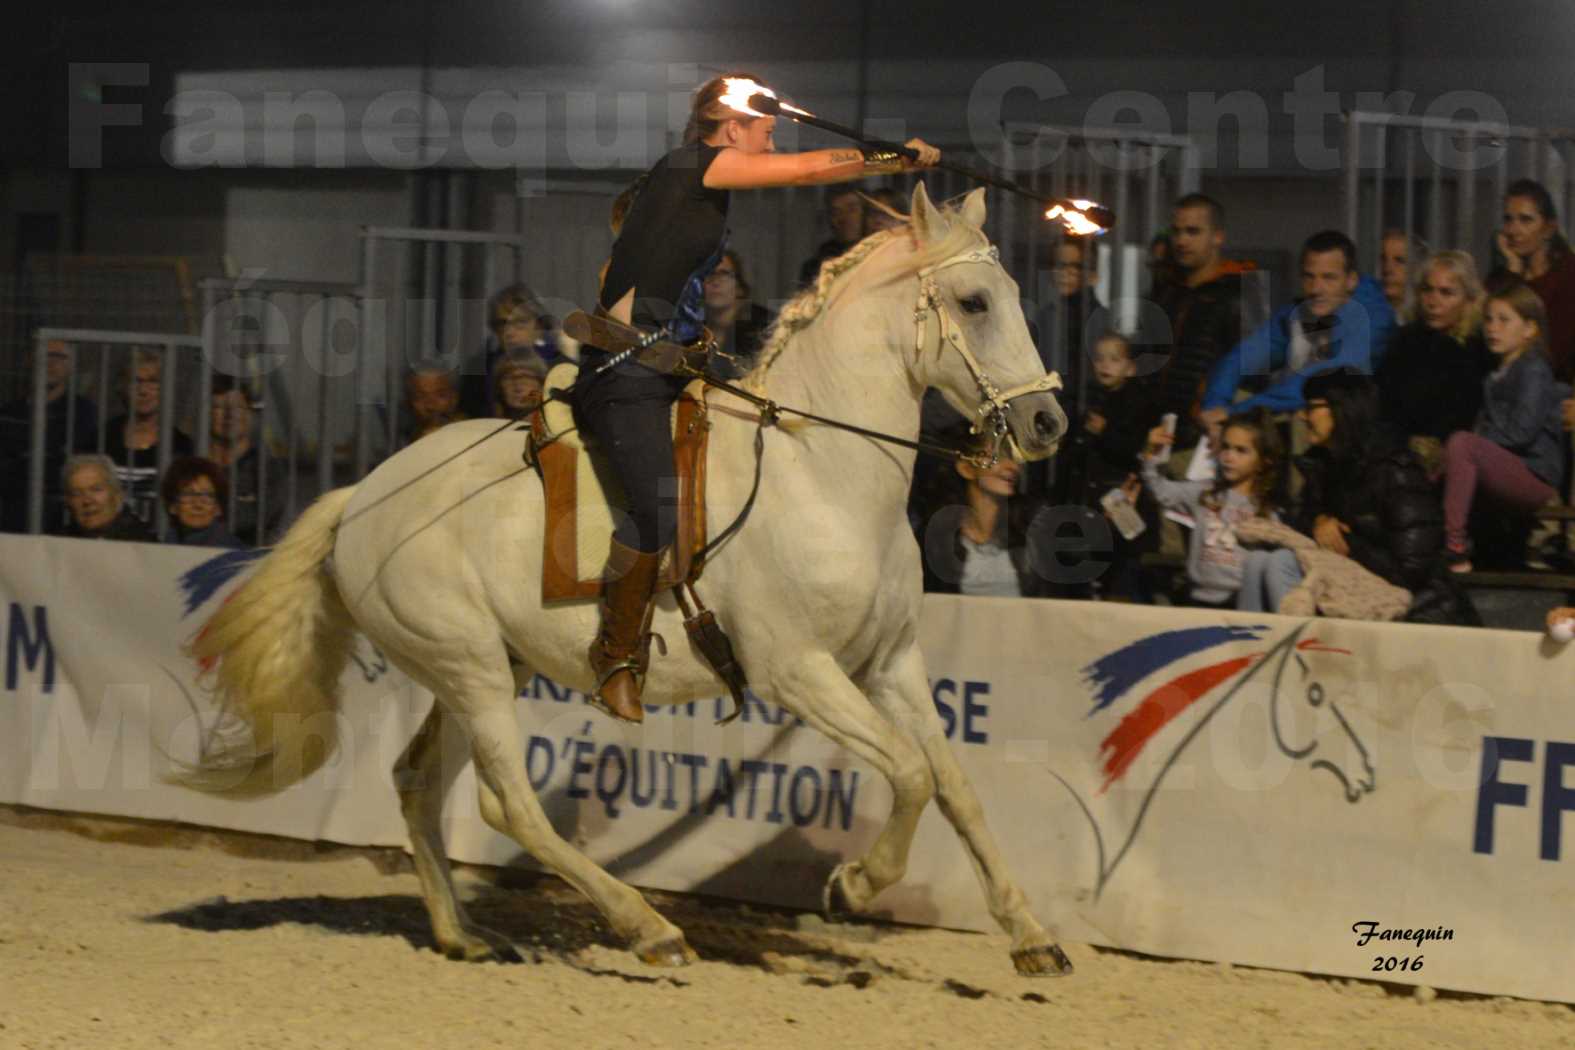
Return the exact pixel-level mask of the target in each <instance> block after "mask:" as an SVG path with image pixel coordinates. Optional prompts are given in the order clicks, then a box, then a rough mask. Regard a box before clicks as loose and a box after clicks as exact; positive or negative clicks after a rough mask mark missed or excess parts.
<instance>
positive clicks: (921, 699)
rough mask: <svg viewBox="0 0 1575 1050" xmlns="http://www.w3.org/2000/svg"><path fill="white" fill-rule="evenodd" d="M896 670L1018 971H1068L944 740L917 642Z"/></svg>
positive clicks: (944, 801) (949, 812)
mask: <svg viewBox="0 0 1575 1050" xmlns="http://www.w3.org/2000/svg"><path fill="white" fill-rule="evenodd" d="M895 672H896V674H895V679H894V681H893V686H894V688H895V689H896V690H897V691H898V695H900V697H901V699H902V700H903V701H905V702H906V706H907V708H908V711H909V716H908V717H907V718H905V719H904V721H906V722H908V724H909V725H910V726H911V727H912V729H913V733H914V737H915V739H916V740H917V741H918V744H919V746H920V747H921V748H923V750H924V755H925V758H926V759H928V761H929V767H930V770H931V772H932V773H933V775H934V778H935V801H936V804H937V805H939V806H940V809H941V813H942V814H943V815H944V816H945V817H946V819H947V820H948V821H950V822H951V825H952V827H953V828H955V829H956V831H957V835H958V837H959V838H961V839H962V842H963V846H964V847H965V848H966V849H967V851H968V859H969V860H970V861H971V862H972V863H973V869H974V873H975V874H976V875H977V876H978V877H979V882H980V884H981V885H982V886H983V887H984V895H985V900H986V902H987V904H988V905H989V908H990V914H991V915H992V916H994V917H995V921H996V922H998V923H1000V925H1001V928H1002V929H1003V930H1005V931H1006V932H1007V933H1008V934H1010V935H1011V937H1012V962H1013V964H1014V965H1015V966H1016V967H1017V971H1018V973H1021V974H1023V975H1025V976H1059V975H1061V974H1069V973H1071V972H1072V963H1071V961H1070V960H1069V959H1067V957H1066V953H1065V952H1063V951H1062V950H1061V948H1060V946H1059V945H1057V944H1056V943H1055V939H1054V938H1053V937H1051V936H1050V934H1049V933H1047V932H1046V931H1045V929H1044V927H1043V926H1041V925H1039V920H1037V919H1035V918H1034V915H1033V912H1031V911H1029V910H1028V899H1027V897H1025V896H1024V895H1023V891H1022V889H1021V888H1019V887H1018V885H1017V882H1016V880H1014V879H1013V878H1012V876H1011V874H1010V873H1009V872H1008V871H1007V870H1006V861H1005V859H1004V858H1003V857H1002V856H1001V850H1000V847H999V846H997V845H996V842H995V836H994V835H993V834H992V833H991V832H990V826H989V825H988V824H987V823H986V822H985V817H984V807H983V806H981V805H980V804H979V796H978V795H977V794H975V792H974V789H973V784H971V783H970V782H969V781H968V776H967V774H965V773H964V772H963V769H962V766H961V765H960V764H959V763H958V762H957V756H956V755H955V754H953V753H952V749H951V745H950V744H949V743H948V742H947V740H946V733H945V731H944V729H943V728H942V727H941V721H940V716H939V715H937V714H936V712H935V701H934V699H933V698H932V697H931V695H930V689H929V683H928V680H927V678H926V677H925V674H924V663H923V660H922V659H921V658H920V656H919V652H918V649H917V648H916V647H915V648H913V649H911V650H910V651H909V652H908V653H906V654H904V656H903V657H902V658H900V659H899V661H898V663H897V666H896V668H895Z"/></svg>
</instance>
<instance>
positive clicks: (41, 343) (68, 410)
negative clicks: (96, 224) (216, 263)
mask: <svg viewBox="0 0 1575 1050" xmlns="http://www.w3.org/2000/svg"><path fill="white" fill-rule="evenodd" d="M33 340H34V343H33V345H34V352H33V363H32V387H33V396H32V399H31V403H32V413H31V418H30V419H29V423H28V425H29V434H28V442H27V448H28V455H27V488H26V498H27V503H26V506H27V529H28V531H29V532H32V533H38V532H42V531H44V526H45V523H46V522H45V518H46V504H48V505H50V511H51V515H52V516H53V515H58V514H59V510H60V508H59V503H58V500H52V499H50V498H49V497H51V496H55V497H58V494H59V490H58V489H56V488H55V485H54V482H56V481H58V480H59V479H56V478H47V477H46V473H47V470H46V468H47V467H48V466H55V465H57V463H58V464H63V463H64V462H65V460H66V459H67V457H68V456H70V455H72V454H75V453H81V452H97V453H99V454H107V453H109V452H110V451H111V450H112V447H113V445H114V442H115V436H114V434H113V431H112V428H111V423H112V422H114V421H113V420H111V419H109V418H108V416H107V412H108V406H109V405H110V404H111V403H112V396H113V395H112V389H113V386H112V384H113V382H114V380H113V378H112V377H113V376H114V374H115V373H117V372H118V373H120V374H121V375H122V376H127V375H128V374H129V372H130V370H131V367H132V365H133V362H134V361H135V360H137V358H136V356H135V355H139V354H140V355H146V359H149V360H157V361H158V363H159V371H160V377H159V385H160V396H159V401H158V406H157V411H158V441H157V449H158V451H157V453H156V456H155V457H154V458H152V459H151V461H149V460H141V461H139V457H138V456H137V454H136V452H135V451H134V450H129V454H128V455H127V456H125V457H123V459H122V461H120V462H118V464H117V465H118V466H120V467H121V468H123V471H122V475H123V480H124V481H125V482H128V483H129V482H130V480H131V478H132V477H133V476H136V477H142V476H144V475H146V474H147V472H148V471H152V472H153V474H152V477H153V479H154V485H155V487H156V483H157V482H156V479H157V478H159V477H163V475H164V472H165V471H166V470H168V469H169V465H170V461H171V459H172V458H173V449H174V444H175V434H176V415H177V409H176V402H177V398H176V397H175V396H172V392H173V391H174V390H175V389H176V388H177V386H178V385H179V384H180V382H181V381H182V378H183V361H182V359H183V358H184V359H185V361H184V369H185V373H184V374H185V376H186V377H187V378H188V381H189V377H190V376H191V375H192V372H193V370H194V369H195V366H196V363H197V360H198V359H200V357H201V354H200V351H201V348H202V344H201V340H199V339H198V338H197V337H196V336H191V335H184V334H170V333H166V334H163V335H153V334H149V333H146V332H111V331H104V330H101V329H79V328H40V329H38V330H37V331H36V332H35V333H34V337H33ZM56 344H58V345H59V346H61V347H63V348H64V349H65V351H66V353H67V354H68V355H69V358H70V366H71V367H70V370H69V373H68V374H67V376H66V377H65V390H64V395H63V396H64V398H65V401H64V409H63V413H64V419H63V427H64V434H65V438H66V440H65V442H64V444H63V446H62V447H57V448H51V447H50V442H49V441H48V430H49V427H48V416H49V411H48V409H49V405H50V404H51V402H50V401H49V398H48V396H47V393H48V389H49V385H50V384H49V380H50V376H49V367H50V366H49V350H50V348H51V346H52V345H56ZM79 354H81V355H82V356H80V357H79V356H78V355H79ZM84 364H85V365H86V366H87V367H86V368H85V369H84V368H82V367H81V366H82V365H84ZM84 371H85V372H86V373H87V374H88V375H89V376H91V377H92V385H91V388H90V389H92V391H93V396H92V397H88V396H86V395H84V393H83V391H84V390H85V389H89V387H88V386H87V384H84V383H82V382H80V381H79V376H81V375H82V373H83V372H84ZM123 389H128V394H127V412H128V416H129V414H130V412H131V411H132V408H133V406H132V404H131V398H130V395H129V388H123ZM56 400H57V401H58V400H59V399H58V398H57V399H56ZM79 413H80V414H79ZM84 416H86V417H90V420H91V425H89V426H86V427H84V426H83V425H82V421H83V418H84ZM138 488H145V487H144V486H136V487H135V488H134V489H133V491H132V493H131V495H132V496H133V497H135V496H136V495H137V489H138ZM145 513H146V514H147V516H148V518H149V520H150V524H152V525H153V526H154V527H155V529H156V531H157V533H158V535H159V536H160V538H162V537H163V536H164V534H165V532H166V530H167V527H168V523H167V521H166V518H165V512H164V508H163V506H162V505H161V504H160V502H159V501H158V500H157V499H154V500H152V501H151V506H150V507H148V508H146V511H145ZM49 524H50V526H51V527H56V526H59V525H60V524H62V522H61V521H60V520H59V519H58V517H56V519H55V520H53V521H50V522H49Z"/></svg>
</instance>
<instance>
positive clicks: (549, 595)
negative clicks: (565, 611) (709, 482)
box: [531, 363, 711, 602]
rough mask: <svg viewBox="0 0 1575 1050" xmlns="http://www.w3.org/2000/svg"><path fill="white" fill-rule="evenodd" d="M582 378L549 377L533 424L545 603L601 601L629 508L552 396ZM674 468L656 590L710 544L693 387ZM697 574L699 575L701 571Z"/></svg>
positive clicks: (569, 370) (700, 391)
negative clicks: (671, 533) (672, 519)
mask: <svg viewBox="0 0 1575 1050" xmlns="http://www.w3.org/2000/svg"><path fill="white" fill-rule="evenodd" d="M577 374H578V368H577V366H576V365H573V364H570V363H564V364H560V365H558V366H556V367H555V368H553V369H552V371H551V372H549V373H548V374H547V382H546V384H545V386H546V390H547V393H548V399H547V400H546V401H545V402H544V406H543V410H542V411H541V412H539V413H537V414H536V415H535V416H533V417H532V419H531V442H532V448H533V452H534V461H535V463H536V466H537V469H538V471H539V472H540V474H541V478H542V486H543V489H544V494H545V503H546V528H545V529H544V531H543V541H542V542H543V550H542V574H541V590H542V601H544V602H552V601H565V600H569V599H584V598H596V597H598V596H599V595H600V594H601V590H602V579H601V577H602V568H603V566H604V565H605V563H606V560H607V550H608V545H609V543H610V542H611V540H612V534H613V527H614V525H615V524H616V518H615V516H614V515H615V512H614V508H622V507H624V506H626V505H627V504H626V500H625V497H624V494H623V491H622V488H621V486H620V485H619V484H618V481H617V479H616V477H615V475H614V474H613V471H612V470H611V469H610V468H609V467H608V465H607V463H606V461H605V460H604V459H603V458H602V456H601V455H600V454H599V453H598V452H597V451H596V448H595V442H594V441H590V442H587V440H586V437H588V435H586V436H584V437H582V435H581V433H580V431H579V429H578V426H577V424H576V423H575V420H574V413H573V410H572V407H571V406H570V405H569V403H568V402H567V401H565V400H562V399H555V398H553V397H552V396H551V394H552V392H553V391H554V390H566V389H569V388H570V387H571V386H572V385H573V383H574V379H575V376H576V375H577ZM673 424H674V425H673V468H674V474H675V476H676V477H677V480H678V494H677V504H678V506H677V509H678V530H677V538H676V540H675V542H674V545H673V548H672V549H671V550H669V551H668V552H667V554H666V556H665V557H664V558H663V559H662V567H661V574H660V576H659V577H658V581H657V586H658V587H659V588H664V587H673V586H676V585H677V584H679V583H681V582H683V581H684V580H687V579H689V578H690V573H691V570H692V569H693V570H696V571H697V570H698V568H699V566H698V565H697V564H696V557H695V556H696V555H697V554H698V553H699V552H700V551H701V550H703V549H704V547H705V543H706V526H705V453H706V442H707V439H708V438H709V435H710V430H711V427H710V422H709V420H708V419H707V418H706V405H705V387H704V384H703V383H700V382H698V381H696V382H694V383H691V384H690V385H689V386H688V387H687V388H686V389H685V390H684V392H683V394H682V395H681V396H680V397H679V399H678V402H677V403H676V405H675V406H674V412H673ZM697 574H698V573H697Z"/></svg>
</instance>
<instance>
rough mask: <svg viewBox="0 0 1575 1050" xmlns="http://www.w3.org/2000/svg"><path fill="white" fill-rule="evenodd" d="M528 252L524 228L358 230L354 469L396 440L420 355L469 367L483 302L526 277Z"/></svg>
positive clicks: (478, 342) (361, 469)
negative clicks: (405, 387)
mask: <svg viewBox="0 0 1575 1050" xmlns="http://www.w3.org/2000/svg"><path fill="white" fill-rule="evenodd" d="M524 253H525V239H524V237H523V236H522V235H520V234H512V233H482V232H476V231H471V230H425V229H408V228H398V227H388V226H368V227H366V228H364V229H363V230H362V231H361V269H360V274H361V277H360V282H359V284H358V286H357V292H356V294H357V301H358V304H359V307H358V309H359V318H358V320H359V351H358V356H357V359H356V364H355V369H354V371H355V374H356V376H357V377H358V378H357V384H358V385H357V391H356V406H355V453H354V461H355V476H356V477H358V478H359V477H361V476H362V475H364V474H365V473H366V471H367V469H368V467H369V466H370V464H371V462H372V457H373V454H374V449H375V450H376V451H377V452H378V453H380V454H384V455H386V454H387V453H389V452H392V451H393V450H394V449H396V448H397V447H398V446H399V441H400V424H401V420H400V411H399V406H400V403H401V400H402V392H401V384H402V383H403V382H404V376H405V373H406V371H407V369H408V368H409V367H410V366H412V365H415V364H419V363H421V362H423V361H432V362H441V363H442V364H443V365H444V366H445V367H448V368H451V369H453V370H454V371H456V372H458V371H460V369H461V368H463V367H468V360H469V359H470V358H471V357H472V356H473V348H475V349H476V350H479V348H481V347H482V346H483V345H484V344H485V339H486V334H487V317H486V304H487V301H488V299H489V297H491V296H492V295H494V294H496V293H497V292H498V291H499V289H500V288H501V287H503V286H505V285H506V284H513V283H515V282H517V281H519V280H520V279H521V275H522V273H523V270H524ZM390 256H392V262H391V263H390Z"/></svg>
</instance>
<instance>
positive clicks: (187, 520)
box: [159, 456, 245, 547]
mask: <svg viewBox="0 0 1575 1050" xmlns="http://www.w3.org/2000/svg"><path fill="white" fill-rule="evenodd" d="M224 473H225V472H224V471H223V470H220V469H219V467H218V465H217V464H215V463H213V462H211V461H209V460H206V459H203V458H202V457H201V456H182V457H181V458H180V459H177V460H176V461H175V462H173V463H171V464H170V469H169V470H167V471H165V472H164V480H163V481H162V482H160V483H159V495H160V496H161V497H162V498H163V500H164V509H165V510H166V511H168V512H169V516H170V531H169V535H168V536H166V537H165V539H164V542H165V543H179V544H182V545H184V546H187V547H244V546H245V544H244V543H242V542H241V541H240V540H238V539H236V538H235V535H234V534H233V533H232V532H230V530H229V528H228V527H227V526H226V525H225V524H224V508H225V507H226V506H228V505H229V502H230V499H229V496H230V482H229V479H228V478H226V477H225V476H224Z"/></svg>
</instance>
